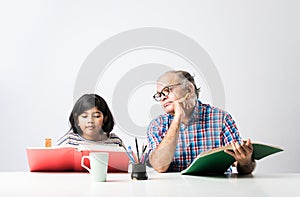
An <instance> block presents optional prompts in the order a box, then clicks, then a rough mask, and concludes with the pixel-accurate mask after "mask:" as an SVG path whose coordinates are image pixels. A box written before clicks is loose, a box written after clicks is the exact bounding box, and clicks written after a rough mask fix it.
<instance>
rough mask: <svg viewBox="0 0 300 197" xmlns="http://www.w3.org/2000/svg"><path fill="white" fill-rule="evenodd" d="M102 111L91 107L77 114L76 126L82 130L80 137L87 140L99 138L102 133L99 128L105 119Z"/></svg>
mask: <svg viewBox="0 0 300 197" xmlns="http://www.w3.org/2000/svg"><path fill="white" fill-rule="evenodd" d="M105 119H106V118H105V117H104V116H103V113H102V112H101V111H100V110H98V109H97V108H96V107H93V108H91V109H89V110H87V111H85V112H83V113H82V114H80V115H79V116H78V126H79V127H80V129H81V130H82V132H83V133H82V137H84V138H85V139H87V140H99V139H101V134H103V133H102V132H103V131H102V130H101V128H102V126H103V123H104V121H105Z"/></svg>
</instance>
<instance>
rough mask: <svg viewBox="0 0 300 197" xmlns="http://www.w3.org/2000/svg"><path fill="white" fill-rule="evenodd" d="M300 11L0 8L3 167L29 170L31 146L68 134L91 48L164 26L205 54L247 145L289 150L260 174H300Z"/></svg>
mask: <svg viewBox="0 0 300 197" xmlns="http://www.w3.org/2000/svg"><path fill="white" fill-rule="evenodd" d="M299 8H300V3H299V1H291V0H290V1H287V0H285V1H284V0H282V1H273V0H264V1H261V0H254V1H246V0H242V1H241V0H235V1H222V0H220V1H174V0H172V1H171V0H170V1H161V0H160V1H153V0H152V1H147V2H146V1H145V2H142V1H121V0H120V1H76V0H70V1H53V0H51V1H50V0H49V1H30V0H29V1H21V0H20V1H7V2H4V1H1V3H0V25H1V26H0V28H1V30H0V54H1V55H0V92H1V96H0V109H1V113H0V123H1V132H0V137H1V143H0V150H1V152H2V153H1V163H0V170H1V171H27V170H28V164H27V159H26V152H25V148H26V147H27V146H43V145H44V138H45V137H51V138H52V139H53V141H56V140H57V139H58V138H59V137H60V136H62V135H63V134H64V133H65V132H66V131H67V130H68V128H69V125H68V116H69V113H70V111H71V109H72V107H73V90H74V85H75V81H76V77H77V74H78V72H79V69H80V67H81V65H82V63H83V62H84V60H85V59H86V58H87V56H88V55H89V54H90V53H91V51H93V50H94V49H95V48H96V47H97V46H98V45H99V44H101V43H102V42H103V41H104V40H106V39H108V38H110V37H111V36H114V35H116V34H118V33H120V32H123V31H127V30H131V29H134V28H141V27H162V28H168V29H171V30H175V31H178V32H181V33H183V34H185V35H186V36H188V37H190V38H192V39H193V40H195V41H196V42H197V43H198V44H199V45H201V46H202V47H203V49H204V50H205V51H207V53H208V54H209V56H210V57H211V59H212V60H213V62H214V64H215V65H216V67H217V69H218V71H219V74H220V76H221V79H222V82H223V85H224V88H225V98H226V106H225V109H226V110H227V111H228V112H230V113H231V114H232V116H233V117H234V119H235V120H236V122H237V125H238V127H239V129H240V131H241V133H242V136H243V137H244V138H251V139H252V140H253V141H260V142H265V143H269V144H274V145H278V146H280V147H282V148H284V149H285V151H284V152H282V153H279V154H277V155H273V156H270V157H268V158H265V159H263V160H261V161H259V162H258V166H257V168H256V171H255V172H257V173H259V172H300V169H299V167H298V166H299V165H300V159H299V157H298V155H299V146H298V140H297V139H298V136H299V134H298V133H297V132H298V127H297V126H298V123H299V121H300V104H299V100H300V83H299V77H300V76H299V71H300V68H299V63H300V55H299V51H300V31H299V30H300V27H299V18H300V13H299ZM137 58H138V57H137ZM145 63H146V62H145ZM120 69H126V68H120ZM111 80H117V79H114V78H113V76H112V78H111ZM154 80H155V79H154ZM112 84H113V83H112ZM108 86H109V84H108ZM147 88H150V91H152V92H154V90H155V89H154V88H155V87H150V86H149V85H148V86H147ZM151 88H152V89H151ZM204 89H205V88H204ZM141 92H143V91H142V90H141ZM152 92H151V95H152ZM206 93H207V94H209V93H208V92H205V91H203V92H202V93H201V94H204V95H205V94H206ZM136 94H137V95H136V96H139V95H138V92H137V93H136ZM103 96H104V98H106V99H107V101H108V103H109V105H110V97H109V95H107V96H106V95H105V94H104V95H103ZM208 97H209V96H208ZM144 99H146V98H144ZM135 102H138V101H135ZM142 102H143V98H141V99H140V103H138V104H141V103H142ZM138 104H137V105H138ZM129 105H130V106H132V104H129ZM129 111H130V109H129ZM135 116H136V117H141V115H140V114H138V112H135V113H134V114H132V113H131V118H132V119H135ZM138 121H142V123H139V124H143V125H147V124H148V121H149V117H147V118H145V119H142V120H140V119H139V120H138ZM114 132H115V133H116V134H118V135H120V136H122V137H124V136H123V133H122V132H121V131H120V130H119V129H118V128H117V127H116V128H115V130H114ZM124 141H125V143H127V144H130V143H133V140H132V139H130V138H126V136H125V137H124Z"/></svg>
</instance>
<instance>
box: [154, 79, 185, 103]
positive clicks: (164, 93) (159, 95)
mask: <svg viewBox="0 0 300 197" xmlns="http://www.w3.org/2000/svg"><path fill="white" fill-rule="evenodd" d="M179 85H181V83H176V84H173V85H168V86H165V87H164V88H163V89H162V90H161V91H160V92H157V93H156V94H154V95H153V98H154V100H156V101H157V102H159V101H161V100H162V96H164V97H166V96H168V95H169V94H170V92H171V88H172V87H174V86H179Z"/></svg>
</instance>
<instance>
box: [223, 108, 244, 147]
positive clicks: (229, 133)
mask: <svg viewBox="0 0 300 197" xmlns="http://www.w3.org/2000/svg"><path fill="white" fill-rule="evenodd" d="M222 132H223V133H222V134H223V135H222V143H223V145H226V144H230V142H232V141H233V142H239V143H241V142H242V138H241V137H240V134H239V131H238V128H237V126H236V123H235V121H234V120H233V118H232V117H231V115H230V114H229V113H225V114H224V118H223V125H222Z"/></svg>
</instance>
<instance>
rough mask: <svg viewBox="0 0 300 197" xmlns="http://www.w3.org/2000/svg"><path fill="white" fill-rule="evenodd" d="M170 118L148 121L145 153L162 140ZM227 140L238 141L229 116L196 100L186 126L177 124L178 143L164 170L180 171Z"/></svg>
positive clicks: (164, 117) (170, 116)
mask: <svg viewBox="0 0 300 197" xmlns="http://www.w3.org/2000/svg"><path fill="white" fill-rule="evenodd" d="M173 119H174V116H172V115H170V114H164V115H160V116H159V117H157V118H156V119H154V120H152V121H151V123H150V125H149V126H148V130H147V140H148V147H149V154H150V153H151V151H153V150H155V149H156V148H157V147H158V145H159V143H160V142H161V141H162V140H163V138H164V136H165V135H166V133H167V131H168V129H169V126H170V125H171V122H172V121H173ZM231 141H234V142H235V141H239V142H241V141H242V139H241V137H240V136H239V132H238V129H237V127H236V124H235V122H234V120H233V119H232V117H231V116H230V114H229V113H227V112H226V111H223V110H221V109H218V108H215V107H212V106H210V105H208V104H202V103H201V102H200V101H198V102H197V104H196V106H195V110H194V112H193V114H192V116H191V118H190V119H189V122H188V123H187V125H184V124H183V123H181V124H180V131H179V138H178V143H177V145H176V150H175V154H174V158H173V161H172V162H171V164H170V167H169V169H168V171H171V172H172V171H175V172H178V171H182V170H184V169H185V168H187V167H188V166H189V165H190V164H191V163H192V161H193V160H194V159H195V158H196V157H197V155H199V154H200V153H201V152H204V151H207V150H210V149H213V148H217V147H220V146H224V145H226V144H229V143H230V142H231Z"/></svg>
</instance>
